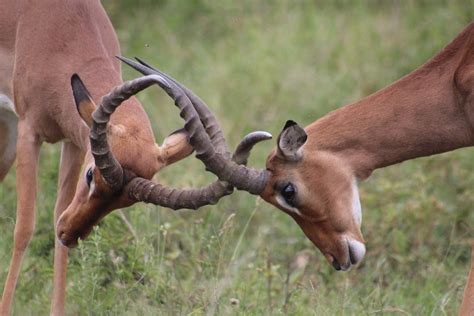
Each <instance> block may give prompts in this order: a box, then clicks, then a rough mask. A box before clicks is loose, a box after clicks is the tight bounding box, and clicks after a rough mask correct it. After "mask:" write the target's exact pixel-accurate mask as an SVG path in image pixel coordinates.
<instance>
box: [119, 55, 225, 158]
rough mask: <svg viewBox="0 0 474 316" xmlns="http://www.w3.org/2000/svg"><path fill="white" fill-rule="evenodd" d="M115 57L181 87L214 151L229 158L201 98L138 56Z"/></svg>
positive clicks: (222, 136) (221, 136)
mask: <svg viewBox="0 0 474 316" xmlns="http://www.w3.org/2000/svg"><path fill="white" fill-rule="evenodd" d="M116 57H117V58H118V59H119V60H121V61H122V62H124V63H125V64H127V65H128V66H130V67H132V68H133V69H135V70H137V71H138V72H140V73H142V74H144V75H159V76H162V77H164V78H166V79H167V80H169V81H171V82H173V83H174V84H175V85H177V86H178V87H179V88H181V89H182V90H183V92H184V93H185V94H186V96H187V97H188V98H189V100H190V101H191V103H192V104H193V106H194V108H195V109H196V112H197V113H198V115H199V118H200V119H201V122H202V124H203V125H204V128H205V129H206V132H207V134H208V135H209V137H210V139H211V143H212V145H213V146H214V148H215V149H216V151H217V152H220V153H222V154H225V155H226V156H227V157H228V158H229V159H230V153H229V150H228V148H227V143H226V141H225V138H224V134H223V133H222V130H221V128H220V126H219V122H218V121H217V119H216V118H215V116H214V114H213V113H212V112H211V111H210V110H209V108H208V107H207V105H206V104H205V103H204V101H202V100H201V98H199V97H198V96H197V95H195V94H194V92H192V91H191V90H189V89H188V88H186V87H185V86H184V85H182V84H181V83H179V82H178V81H176V80H175V79H174V78H172V77H171V76H169V75H167V74H165V73H164V72H161V71H160V70H159V69H156V68H154V67H153V66H151V65H149V64H148V63H146V62H145V61H143V60H141V59H140V58H138V57H135V59H136V60H137V61H138V62H139V63H137V62H135V61H133V60H131V59H128V58H125V57H121V56H116Z"/></svg>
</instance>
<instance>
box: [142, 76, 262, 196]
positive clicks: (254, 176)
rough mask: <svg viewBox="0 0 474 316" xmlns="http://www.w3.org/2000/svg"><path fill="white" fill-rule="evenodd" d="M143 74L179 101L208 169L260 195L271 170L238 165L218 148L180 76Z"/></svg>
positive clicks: (191, 142)
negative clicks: (179, 79)
mask: <svg viewBox="0 0 474 316" xmlns="http://www.w3.org/2000/svg"><path fill="white" fill-rule="evenodd" d="M168 77H169V76H168ZM143 78H154V80H156V81H157V83H158V85H159V86H160V87H161V88H162V89H163V90H165V91H166V93H167V94H168V95H169V96H170V97H171V98H172V99H173V100H174V101H175V104H176V106H178V108H179V109H180V115H181V117H183V118H184V119H185V121H186V123H185V125H184V127H185V129H186V130H187V131H188V133H189V134H190V144H191V145H192V146H193V147H194V149H195V150H196V157H197V158H198V159H200V160H201V161H202V162H203V163H204V165H205V166H206V169H207V170H209V171H211V172H212V173H214V174H215V175H217V177H218V178H219V179H220V180H222V181H226V182H229V183H230V184H231V185H233V186H235V187H236V188H237V189H239V190H244V191H248V192H249V193H251V194H257V195H258V194H260V193H261V192H262V191H263V189H264V188H265V186H266V184H267V182H268V176H269V175H268V172H267V171H266V170H257V169H253V168H248V167H246V166H243V165H237V164H236V163H235V162H233V161H232V160H231V159H229V157H228V155H227V154H226V153H221V152H217V151H216V149H215V148H214V146H213V145H212V143H211V140H210V137H209V135H208V134H207V133H206V132H205V130H204V127H203V125H202V124H201V122H196V121H197V120H198V119H199V117H198V116H197V112H196V109H195V108H194V106H193V103H192V102H191V101H190V99H189V97H188V96H187V94H186V93H185V92H184V91H183V90H182V89H181V88H180V86H178V85H177V81H176V80H174V81H171V80H167V79H165V78H164V77H163V76H160V75H149V76H146V77H143ZM204 106H205V104H204ZM205 107H206V108H207V106H205Z"/></svg>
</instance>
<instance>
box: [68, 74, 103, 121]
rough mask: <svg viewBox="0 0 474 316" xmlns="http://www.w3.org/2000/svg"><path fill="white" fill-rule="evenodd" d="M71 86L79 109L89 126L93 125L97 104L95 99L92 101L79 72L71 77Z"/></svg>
mask: <svg viewBox="0 0 474 316" xmlns="http://www.w3.org/2000/svg"><path fill="white" fill-rule="evenodd" d="M71 87H72V94H73V95H74V102H75V103H76V107H77V111H78V112H79V115H80V116H81V117H82V119H83V120H84V122H85V123H86V124H87V126H89V127H91V126H92V113H93V112H94V111H95V109H96V107H97V106H96V105H95V103H94V101H92V97H91V95H90V93H89V91H87V88H86V86H85V85H84V83H83V82H82V80H81V78H79V76H78V75H77V74H73V75H72V77H71Z"/></svg>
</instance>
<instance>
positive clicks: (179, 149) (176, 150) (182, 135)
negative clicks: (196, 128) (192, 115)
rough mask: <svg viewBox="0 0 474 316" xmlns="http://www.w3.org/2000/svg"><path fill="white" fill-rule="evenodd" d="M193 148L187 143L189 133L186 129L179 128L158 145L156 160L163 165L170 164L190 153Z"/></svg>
mask: <svg viewBox="0 0 474 316" xmlns="http://www.w3.org/2000/svg"><path fill="white" fill-rule="evenodd" d="M193 151H194V148H193V147H192V146H191V145H190V144H189V134H188V132H186V130H185V129H184V128H183V129H179V130H177V131H175V132H173V133H171V134H170V135H169V136H168V137H166V138H165V140H164V141H163V144H162V145H161V146H159V147H158V155H159V157H158V160H159V161H161V162H163V163H164V165H165V166H167V165H171V164H173V163H175V162H177V161H179V160H181V159H184V158H186V157H188V156H189V155H191V154H192V153H193Z"/></svg>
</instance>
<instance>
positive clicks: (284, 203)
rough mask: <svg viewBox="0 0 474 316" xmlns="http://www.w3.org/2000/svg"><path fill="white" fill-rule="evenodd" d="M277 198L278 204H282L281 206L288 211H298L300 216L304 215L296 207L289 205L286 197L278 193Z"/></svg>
mask: <svg viewBox="0 0 474 316" xmlns="http://www.w3.org/2000/svg"><path fill="white" fill-rule="evenodd" d="M276 200H277V202H278V204H280V206H281V207H283V208H284V209H285V210H287V211H288V212H292V213H296V214H298V215H299V216H302V214H301V212H300V211H299V210H298V209H297V208H296V207H293V206H291V205H289V204H288V203H286V201H285V199H284V198H283V197H281V196H280V195H277V197H276Z"/></svg>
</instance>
